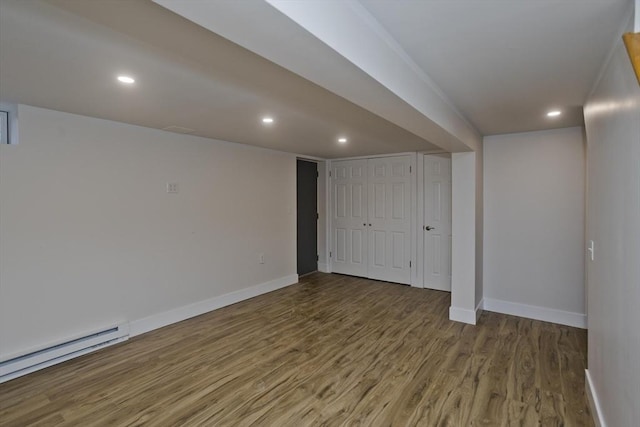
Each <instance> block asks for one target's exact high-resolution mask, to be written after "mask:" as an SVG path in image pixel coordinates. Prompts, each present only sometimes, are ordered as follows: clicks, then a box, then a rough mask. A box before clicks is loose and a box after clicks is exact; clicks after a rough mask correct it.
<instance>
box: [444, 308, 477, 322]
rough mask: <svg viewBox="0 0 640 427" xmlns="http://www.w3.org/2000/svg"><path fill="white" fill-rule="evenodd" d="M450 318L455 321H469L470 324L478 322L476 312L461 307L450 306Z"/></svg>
mask: <svg viewBox="0 0 640 427" xmlns="http://www.w3.org/2000/svg"><path fill="white" fill-rule="evenodd" d="M449 320H453V321H454V322H462V323H468V324H469V325H475V324H476V312H475V311H474V310H469V309H466V308H460V307H454V306H451V307H449Z"/></svg>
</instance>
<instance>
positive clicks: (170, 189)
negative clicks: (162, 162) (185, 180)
mask: <svg viewBox="0 0 640 427" xmlns="http://www.w3.org/2000/svg"><path fill="white" fill-rule="evenodd" d="M177 192H178V183H177V182H167V193H177Z"/></svg>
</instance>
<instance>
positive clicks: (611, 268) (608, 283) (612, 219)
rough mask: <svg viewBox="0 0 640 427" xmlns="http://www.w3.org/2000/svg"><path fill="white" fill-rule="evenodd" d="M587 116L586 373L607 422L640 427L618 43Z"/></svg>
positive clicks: (639, 118)
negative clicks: (589, 247)
mask: <svg viewBox="0 0 640 427" xmlns="http://www.w3.org/2000/svg"><path fill="white" fill-rule="evenodd" d="M636 4H637V6H636V7H639V6H640V2H637V3H636ZM631 28H632V27H631V23H630V24H629V26H628V28H627V31H631ZM584 112H585V123H586V131H587V158H588V166H587V177H588V197H587V200H588V203H587V239H588V240H594V242H595V260H594V261H587V277H588V285H587V289H588V298H587V300H588V313H589V358H588V366H589V369H588V372H589V375H588V376H589V378H590V385H591V392H592V393H593V394H595V397H596V401H597V402H598V403H599V408H600V409H601V413H600V416H601V417H602V421H603V423H604V424H606V425H608V426H639V425H640V405H638V401H639V400H638V399H639V397H638V396H640V363H639V362H638V361H639V360H640V333H639V332H638V331H639V329H638V327H639V325H640V308H639V305H640V85H638V81H637V80H636V77H635V75H634V73H633V69H632V67H631V62H630V60H629V56H628V55H627V53H626V51H625V48H624V46H623V43H622V40H621V39H618V40H617V43H616V46H615V51H614V52H613V57H612V58H611V61H610V62H609V64H608V65H607V68H606V69H605V72H604V74H603V76H602V78H601V80H600V81H599V83H598V84H597V85H596V87H595V91H594V92H593V94H592V95H591V96H590V98H589V100H588V101H587V104H586V106H585V109H584Z"/></svg>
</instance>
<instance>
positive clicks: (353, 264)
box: [331, 160, 368, 277]
mask: <svg viewBox="0 0 640 427" xmlns="http://www.w3.org/2000/svg"><path fill="white" fill-rule="evenodd" d="M332 163H333V166H332V170H331V180H332V184H333V185H332V201H331V205H332V207H333V209H332V210H333V218H332V222H331V228H332V240H333V245H332V246H333V250H332V254H331V261H332V269H333V271H334V272H336V273H342V274H350V275H352V276H362V277H367V251H368V246H367V231H368V226H367V224H368V222H367V221H368V218H367V161H366V160H349V161H340V162H332Z"/></svg>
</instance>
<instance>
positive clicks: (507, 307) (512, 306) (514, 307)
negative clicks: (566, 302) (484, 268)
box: [483, 298, 587, 329]
mask: <svg viewBox="0 0 640 427" xmlns="http://www.w3.org/2000/svg"><path fill="white" fill-rule="evenodd" d="M483 308H484V309H485V310H486V311H493V312H495V313H502V314H510V315H512V316H519V317H526V318H527V319H535V320H542V321H543V322H551V323H558V324H560V325H567V326H573V327H575V328H582V329H587V316H586V315H585V314H582V313H574V312H571V311H562V310H555V309H553V308H546V307H539V306H535V305H527V304H520V303H516V302H510V301H502V300H498V299H493V298H484V304H483Z"/></svg>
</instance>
